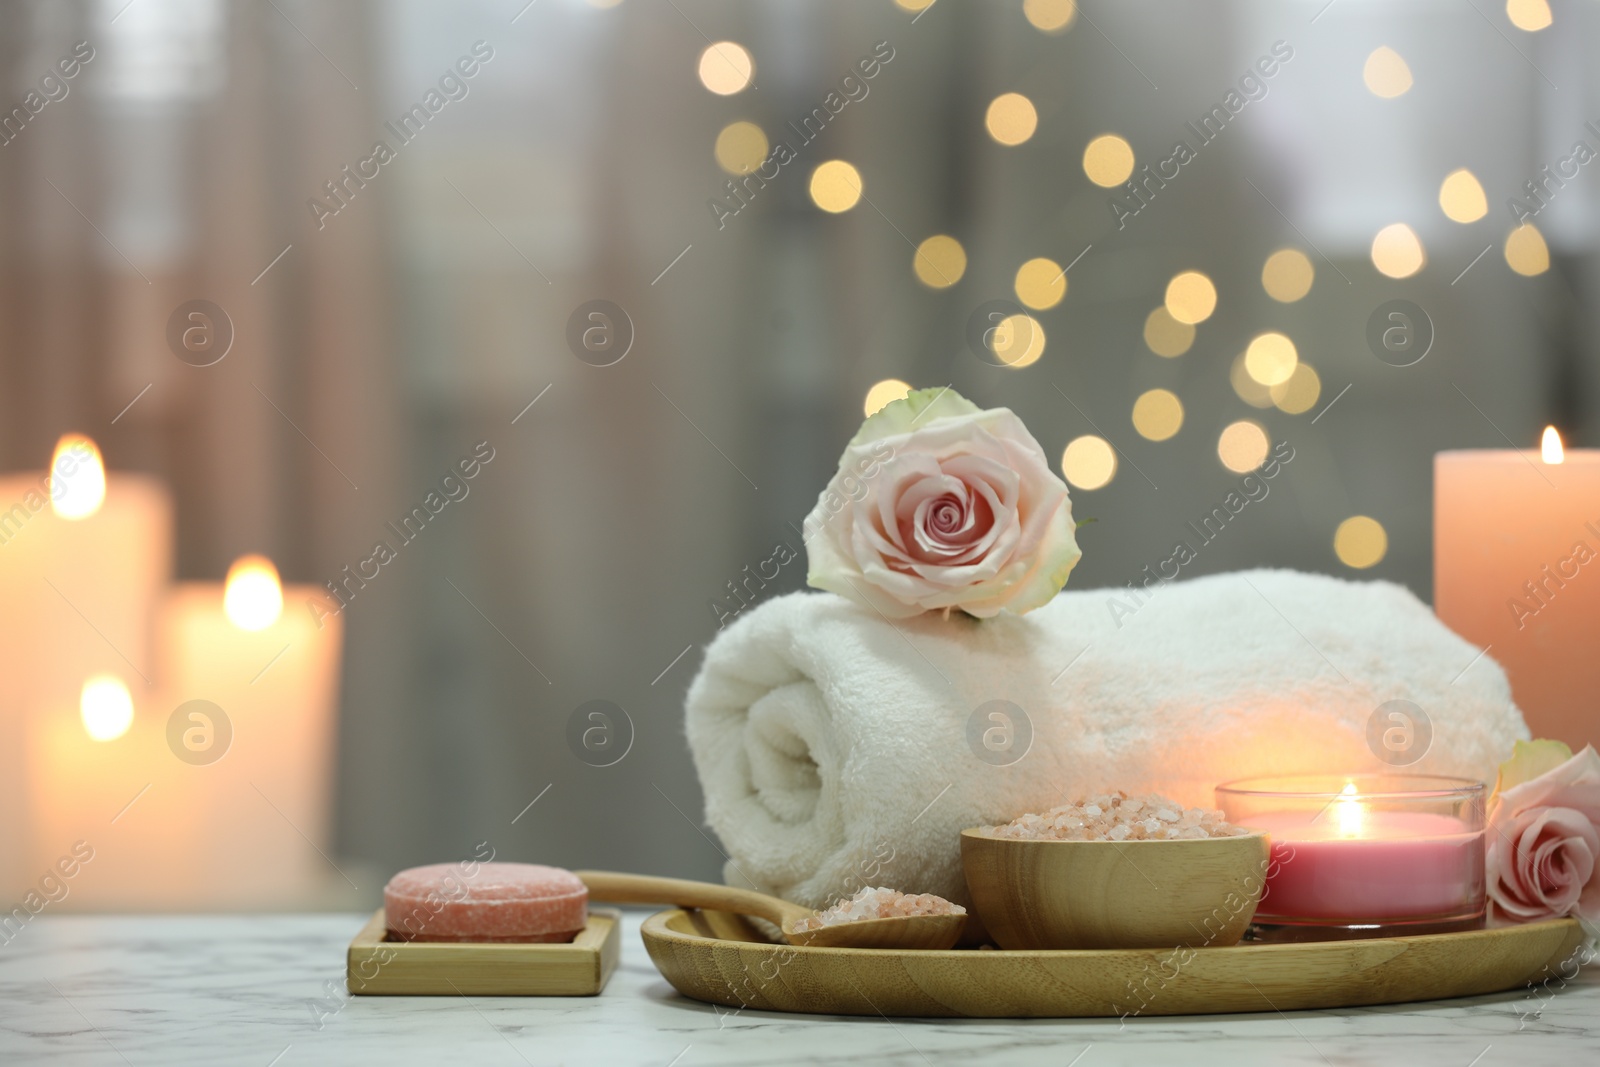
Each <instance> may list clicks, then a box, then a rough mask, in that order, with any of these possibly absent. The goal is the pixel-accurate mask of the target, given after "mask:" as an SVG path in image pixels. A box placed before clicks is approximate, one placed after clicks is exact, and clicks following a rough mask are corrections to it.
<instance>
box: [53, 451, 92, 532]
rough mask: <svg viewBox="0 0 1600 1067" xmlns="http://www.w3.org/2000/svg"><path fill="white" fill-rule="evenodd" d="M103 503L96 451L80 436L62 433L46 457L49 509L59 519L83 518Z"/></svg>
mask: <svg viewBox="0 0 1600 1067" xmlns="http://www.w3.org/2000/svg"><path fill="white" fill-rule="evenodd" d="M105 500H106V468H105V464H104V463H102V462H101V461H100V449H99V448H98V447H96V445H95V443H94V442H93V441H91V440H90V439H89V438H87V437H85V436H84V435H83V434H81V433H69V434H64V435H63V436H62V438H61V440H59V441H57V442H56V451H55V454H54V455H53V456H51V457H50V507H51V508H52V509H53V510H54V511H55V513H56V514H57V515H60V516H61V517H62V518H63V519H74V520H75V519H87V518H88V517H89V516H90V515H93V514H94V513H95V512H97V511H99V510H100V505H101V504H103V503H105Z"/></svg>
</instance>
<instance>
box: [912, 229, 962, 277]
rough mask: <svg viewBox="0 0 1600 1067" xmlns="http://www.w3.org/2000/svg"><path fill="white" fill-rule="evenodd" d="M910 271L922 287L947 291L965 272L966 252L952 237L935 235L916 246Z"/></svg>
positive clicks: (940, 234)
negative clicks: (913, 272) (914, 273)
mask: <svg viewBox="0 0 1600 1067" xmlns="http://www.w3.org/2000/svg"><path fill="white" fill-rule="evenodd" d="M911 269H912V270H913V271H915V272H916V275H917V280H918V281H920V282H921V283H922V284H923V285H926V286H928V287H929V288H932V289H948V288H949V287H950V286H952V285H954V284H955V283H956V282H959V281H960V280H961V276H962V275H963V274H965V273H966V272H967V250H966V249H965V248H962V247H961V242H960V241H958V240H956V239H955V238H954V237H950V236H948V235H946V234H942V233H936V234H934V235H933V236H932V237H930V238H928V239H927V240H926V241H923V242H922V243H921V244H920V245H918V246H917V252H916V255H914V256H912V257H911Z"/></svg>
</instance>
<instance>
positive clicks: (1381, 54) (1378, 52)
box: [1361, 45, 1411, 100]
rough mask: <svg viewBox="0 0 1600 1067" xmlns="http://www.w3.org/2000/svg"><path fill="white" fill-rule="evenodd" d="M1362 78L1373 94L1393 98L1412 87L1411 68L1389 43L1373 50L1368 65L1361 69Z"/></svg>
mask: <svg viewBox="0 0 1600 1067" xmlns="http://www.w3.org/2000/svg"><path fill="white" fill-rule="evenodd" d="M1361 80H1362V81H1364V82H1366V83H1367V88H1368V89H1370V90H1372V95H1374V96H1381V97H1383V98H1384V99H1385V100H1393V99H1394V98H1395V97H1397V96H1400V95H1401V94H1403V93H1404V92H1405V91H1406V90H1407V89H1409V88H1411V68H1410V67H1408V66H1406V61H1405V60H1404V59H1402V58H1400V53H1399V52H1396V51H1395V50H1394V49H1393V48H1390V47H1389V46H1388V45H1383V46H1381V47H1379V48H1375V49H1373V50H1372V54H1371V55H1369V56H1368V57H1367V65H1366V66H1365V67H1363V68H1362V70H1361Z"/></svg>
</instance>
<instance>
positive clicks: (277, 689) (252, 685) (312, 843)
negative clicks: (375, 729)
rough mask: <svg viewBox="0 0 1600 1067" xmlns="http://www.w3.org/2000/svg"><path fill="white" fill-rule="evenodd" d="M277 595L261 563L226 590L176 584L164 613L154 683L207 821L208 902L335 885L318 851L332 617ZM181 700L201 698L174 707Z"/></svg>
mask: <svg viewBox="0 0 1600 1067" xmlns="http://www.w3.org/2000/svg"><path fill="white" fill-rule="evenodd" d="M321 592H322V591H321V590H320V589H316V588H313V587H309V586H300V587H297V586H291V587H289V588H288V589H287V590H285V589H284V588H283V586H282V585H281V583H280V582H279V579H278V572H277V569H276V568H275V567H274V566H273V565H272V563H271V561H270V560H268V559H266V558H265V557H262V556H245V557H242V558H240V559H239V560H237V561H235V562H234V564H233V566H232V567H231V568H230V569H229V571H228V579H227V582H226V583H225V584H223V585H217V584H215V583H204V582H184V583H180V584H178V585H177V586H176V587H174V589H173V590H172V592H171V593H170V594H169V595H168V597H167V600H166V603H165V605H164V606H163V609H162V620H161V643H162V677H163V685H164V687H166V688H168V689H170V690H171V701H172V704H173V714H177V715H178V718H179V720H180V721H179V723H178V725H177V727H176V728H175V729H169V731H168V741H169V744H171V745H176V746H178V747H179V748H180V749H182V754H181V755H179V754H177V752H176V750H175V756H174V758H175V760H176V762H178V763H180V764H182V765H183V774H182V775H181V778H182V779H183V780H185V781H186V782H187V783H188V785H187V786H186V788H188V789H189V790H190V791H191V795H192V796H193V798H194V799H193V803H194V804H195V806H196V807H197V808H198V809H199V810H201V811H203V812H204V817H205V819H206V820H207V822H208V825H209V830H208V832H207V833H206V834H205V835H204V838H205V846H206V859H207V863H208V869H207V871H206V872H205V874H204V876H203V881H204V883H205V884H206V885H207V886H208V887H209V888H208V890H207V892H208V894H209V896H210V898H211V899H212V900H213V901H214V902H219V903H220V902H231V903H233V904H236V905H247V904H251V903H257V902H260V903H278V904H283V903H288V902H291V901H292V900H293V899H296V898H298V899H300V900H305V899H307V898H309V897H310V896H312V895H314V894H315V893H316V892H317V889H318V887H319V886H321V885H324V884H326V883H327V882H328V881H329V879H334V880H337V878H338V876H337V874H335V872H334V871H333V870H332V868H330V867H329V866H328V863H327V861H326V860H325V859H323V857H322V856H321V855H319V854H318V850H319V849H320V850H322V851H323V852H326V851H327V850H328V838H329V832H330V818H329V797H330V794H331V778H332V770H333V768H332V752H333V741H334V734H335V728H336V699H337V694H338V683H339V677H338V671H339V651H340V644H341V641H342V630H341V624H340V619H339V618H338V617H337V616H333V615H328V614H327V613H323V617H322V619H321V620H320V622H319V620H317V619H314V618H313V617H312V615H311V613H310V612H308V611H305V610H297V609H294V608H290V609H287V610H286V608H285V600H286V599H287V600H288V601H289V602H290V603H291V604H296V605H298V604H304V603H305V602H306V601H308V600H310V599H312V598H317V599H319V600H320V599H321V596H320V594H321ZM189 701H208V702H210V703H211V704H213V705H215V709H209V708H206V707H205V706H203V705H192V706H190V710H187V711H185V710H184V707H185V705H187V704H188V702H189Z"/></svg>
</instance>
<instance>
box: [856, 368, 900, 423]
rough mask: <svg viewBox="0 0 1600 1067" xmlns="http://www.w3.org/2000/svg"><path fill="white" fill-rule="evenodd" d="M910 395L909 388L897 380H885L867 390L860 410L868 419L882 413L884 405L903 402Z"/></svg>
mask: <svg viewBox="0 0 1600 1067" xmlns="http://www.w3.org/2000/svg"><path fill="white" fill-rule="evenodd" d="M910 395H911V386H910V385H909V384H907V383H906V382H902V381H901V380H900V379H899V378H885V379H884V380H883V381H881V382H879V383H878V384H877V385H874V386H873V387H872V388H871V389H868V390H867V399H866V400H865V401H864V402H863V403H862V405H861V410H862V411H864V412H865V413H866V414H867V415H868V417H871V416H873V415H876V414H877V413H878V412H880V411H882V410H883V408H884V406H885V405H886V404H890V403H892V402H894V401H896V400H904V399H905V398H906V397H908V396H910Z"/></svg>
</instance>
